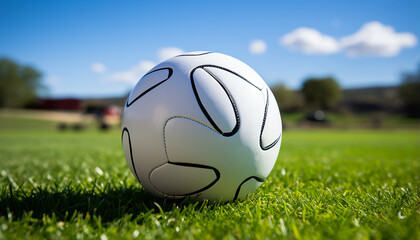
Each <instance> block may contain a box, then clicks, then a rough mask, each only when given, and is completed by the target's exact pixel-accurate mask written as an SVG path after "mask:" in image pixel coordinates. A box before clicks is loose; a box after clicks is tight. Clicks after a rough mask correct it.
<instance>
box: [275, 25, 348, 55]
mask: <svg viewBox="0 0 420 240" xmlns="http://www.w3.org/2000/svg"><path fill="white" fill-rule="evenodd" d="M280 44H282V45H283V46H285V47H288V48H290V49H293V50H297V51H301V52H304V53H306V54H332V53H336V52H338V51H339V49H340V46H339V44H338V42H337V40H335V39H334V38H333V37H330V36H327V35H323V34H321V33H320V32H318V31H317V30H315V29H312V28H298V29H296V30H294V31H293V32H291V33H288V34H286V35H284V36H283V37H281V38H280Z"/></svg>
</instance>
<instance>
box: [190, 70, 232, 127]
mask: <svg viewBox="0 0 420 240" xmlns="http://www.w3.org/2000/svg"><path fill="white" fill-rule="evenodd" d="M191 84H192V87H193V90H194V93H195V94H196V98H197V102H198V104H199V106H200V108H201V110H202V111H203V113H204V115H206V117H207V118H208V120H209V121H210V123H212V125H213V127H214V128H215V129H216V130H217V131H218V132H219V133H221V134H229V133H232V131H233V130H234V129H235V127H236V126H237V125H238V124H239V121H238V120H239V116H237V114H236V111H235V106H234V102H233V100H232V99H231V98H230V96H229V95H228V94H229V92H228V90H227V89H225V88H224V86H223V85H222V83H221V82H219V81H218V80H217V79H215V78H214V77H213V76H211V75H210V74H209V73H208V72H206V71H205V70H204V69H202V68H196V69H195V70H193V72H192V74H191Z"/></svg>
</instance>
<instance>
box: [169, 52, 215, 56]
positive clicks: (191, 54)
mask: <svg viewBox="0 0 420 240" xmlns="http://www.w3.org/2000/svg"><path fill="white" fill-rule="evenodd" d="M210 53H213V52H203V53H184V54H181V55H177V56H175V57H195V56H202V55H206V54H210Z"/></svg>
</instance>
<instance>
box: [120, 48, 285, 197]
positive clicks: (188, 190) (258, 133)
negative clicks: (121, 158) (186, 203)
mask: <svg viewBox="0 0 420 240" xmlns="http://www.w3.org/2000/svg"><path fill="white" fill-rule="evenodd" d="M121 127H122V145H123V149H124V155H125V158H126V160H127V163H128V166H129V167H130V169H131V171H132V173H133V174H134V176H135V177H136V178H137V179H138V181H140V183H141V185H143V187H144V188H146V189H147V190H148V191H150V192H151V193H153V194H154V195H155V196H159V197H171V198H182V197H186V196H192V197H197V198H198V199H208V200H216V201H219V200H220V201H229V200H234V199H243V198H245V197H246V196H247V195H248V194H250V193H252V192H253V191H255V190H256V189H257V188H258V187H259V186H260V185H261V184H262V182H263V181H264V180H265V179H266V178H267V176H268V175H269V174H270V172H271V170H272V169H273V166H274V164H275V162H276V159H277V155H278V153H279V149H280V142H281V137H282V125H281V118H280V112H279V110H278V107H277V103H276V100H275V98H274V96H273V93H272V92H271V91H270V89H269V88H268V86H267V84H266V83H265V82H264V81H263V79H262V78H261V77H260V76H259V75H258V74H257V73H256V72H255V71H254V70H253V69H251V68H250V67H249V66H248V65H246V64H245V63H243V62H241V61H239V60H237V59H235V58H233V57H230V56H227V55H224V54H220V53H212V52H191V53H186V54H182V55H179V56H176V57H173V58H170V59H168V60H166V61H164V62H162V63H160V64H158V65H157V66H155V67H154V68H153V69H152V70H150V71H149V72H148V73H147V74H146V75H144V76H143V77H142V78H141V79H140V80H139V82H138V83H137V85H136V86H135V87H134V89H133V90H132V91H131V94H130V96H129V97H128V99H127V102H126V105H125V108H124V112H123V118H122V126H121Z"/></svg>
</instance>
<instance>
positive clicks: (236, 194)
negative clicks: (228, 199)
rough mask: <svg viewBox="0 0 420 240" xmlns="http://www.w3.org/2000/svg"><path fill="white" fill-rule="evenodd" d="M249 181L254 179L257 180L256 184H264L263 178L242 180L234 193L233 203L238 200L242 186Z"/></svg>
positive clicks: (255, 177)
mask: <svg viewBox="0 0 420 240" xmlns="http://www.w3.org/2000/svg"><path fill="white" fill-rule="evenodd" d="M250 179H255V180H257V181H258V182H264V181H265V178H260V177H257V176H251V177H247V178H246V179H245V180H243V181H242V182H241V184H239V187H238V188H237V189H236V193H235V197H234V198H233V201H235V200H236V199H238V196H239V192H240V191H241V187H242V185H243V184H244V183H246V182H247V181H249V180H250Z"/></svg>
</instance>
